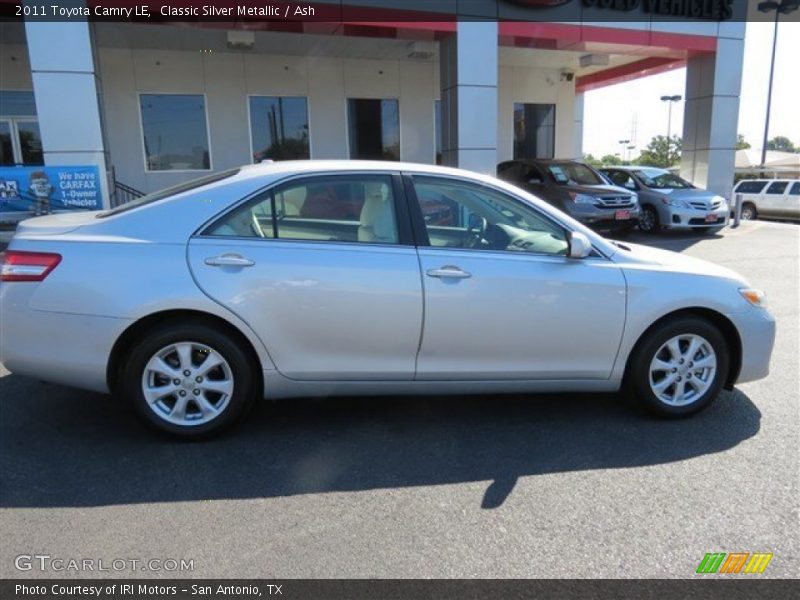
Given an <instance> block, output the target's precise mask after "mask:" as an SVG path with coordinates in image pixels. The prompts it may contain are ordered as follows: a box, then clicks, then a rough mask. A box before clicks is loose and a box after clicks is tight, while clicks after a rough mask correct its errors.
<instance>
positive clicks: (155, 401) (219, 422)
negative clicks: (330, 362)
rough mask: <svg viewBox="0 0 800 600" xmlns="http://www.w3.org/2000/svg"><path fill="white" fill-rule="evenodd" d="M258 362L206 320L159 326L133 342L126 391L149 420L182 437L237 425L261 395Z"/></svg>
mask: <svg viewBox="0 0 800 600" xmlns="http://www.w3.org/2000/svg"><path fill="white" fill-rule="evenodd" d="M255 373H256V371H255V365H253V364H252V360H251V359H250V357H249V356H248V355H247V353H246V352H244V351H243V350H242V349H241V348H240V346H239V345H238V344H237V343H236V342H235V341H233V340H232V339H231V338H230V336H229V335H228V334H227V333H226V332H225V331H223V330H222V329H218V328H216V327H213V326H210V325H208V324H206V323H202V322H191V321H189V322H181V323H174V324H170V325H166V326H162V327H160V328H159V331H158V332H156V333H153V334H151V335H147V336H145V337H144V338H142V339H141V340H139V342H138V343H137V344H135V345H134V347H133V349H132V351H131V352H130V354H129V356H128V360H127V361H126V365H125V367H124V370H123V373H122V378H121V385H122V390H121V391H122V393H123V394H124V395H125V396H126V397H127V398H128V400H130V401H131V402H132V403H133V406H134V408H135V409H136V411H137V412H138V413H139V414H140V415H141V416H142V417H144V418H145V420H146V421H147V422H149V423H150V424H151V425H153V426H155V427H156V428H158V429H160V430H161V431H165V432H167V433H170V434H172V435H176V436H179V437H183V438H198V437H204V436H208V435H209V434H211V433H217V432H218V431H220V430H222V429H224V428H225V427H228V426H229V425H231V424H233V423H234V422H235V421H236V420H237V419H238V418H239V417H241V416H242V415H243V414H244V413H245V412H246V409H247V408H248V407H249V406H250V405H251V403H252V402H253V400H254V398H255V397H256V394H257V385H258V384H257V382H258V379H257V377H256V376H255Z"/></svg>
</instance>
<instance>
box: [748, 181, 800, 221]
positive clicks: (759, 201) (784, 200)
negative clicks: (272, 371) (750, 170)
mask: <svg viewBox="0 0 800 600" xmlns="http://www.w3.org/2000/svg"><path fill="white" fill-rule="evenodd" d="M733 193H734V198H735V197H736V194H741V195H742V219H745V220H751V219H757V218H758V217H762V216H763V217H772V218H776V219H800V180H797V179H744V180H742V181H740V182H739V183H738V184H737V185H736V187H735V188H734V189H733ZM734 206H735V205H734Z"/></svg>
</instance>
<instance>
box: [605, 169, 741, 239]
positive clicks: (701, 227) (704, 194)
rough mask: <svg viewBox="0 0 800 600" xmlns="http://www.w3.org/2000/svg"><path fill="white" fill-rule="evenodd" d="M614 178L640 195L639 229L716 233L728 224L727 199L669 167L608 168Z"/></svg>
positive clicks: (610, 176) (609, 174)
mask: <svg viewBox="0 0 800 600" xmlns="http://www.w3.org/2000/svg"><path fill="white" fill-rule="evenodd" d="M601 171H602V172H603V173H605V174H606V175H607V176H608V177H609V179H611V181H613V182H614V183H615V184H616V185H619V186H621V187H623V188H625V189H627V190H631V191H635V192H636V193H637V194H638V195H639V204H640V205H641V207H642V214H641V216H640V217H639V229H641V230H642V231H644V232H646V233H657V232H658V231H660V230H661V229H694V230H698V231H702V232H708V233H715V232H718V231H720V230H721V229H722V228H723V227H725V225H727V224H728V212H729V209H728V204H727V202H726V201H725V198H723V197H722V196H719V195H717V194H715V193H713V192H708V191H706V190H703V189H700V188H698V187H696V186H694V185H693V184H691V183H689V182H688V181H686V180H685V179H682V178H680V177H678V176H677V175H675V174H674V173H670V172H669V171H667V170H666V169H658V168H655V167H640V166H631V167H628V166H626V167H606V168H603V169H601Z"/></svg>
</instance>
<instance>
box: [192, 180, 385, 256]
mask: <svg viewBox="0 0 800 600" xmlns="http://www.w3.org/2000/svg"><path fill="white" fill-rule="evenodd" d="M204 234H205V235H212V236H223V237H262V238H278V239H283V240H301V241H317V242H360V243H365V244H397V243H398V241H399V236H398V230H397V218H396V216H395V200H394V193H393V188H392V180H391V178H390V177H389V176H384V175H358V176H337V177H315V178H313V179H304V180H302V181H300V182H296V183H287V184H285V185H283V186H280V187H278V188H276V189H275V190H270V191H269V192H266V193H265V194H263V195H261V196H259V197H258V198H256V199H254V200H252V201H250V202H248V203H247V204H245V205H244V206H242V207H240V208H238V209H236V210H234V211H233V212H231V213H229V214H228V215H226V216H224V217H223V218H222V219H220V220H219V221H217V222H216V223H214V224H212V225H211V227H209V229H208V230H206V231H205V233H204Z"/></svg>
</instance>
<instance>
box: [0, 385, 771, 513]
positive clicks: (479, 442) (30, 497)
mask: <svg viewBox="0 0 800 600" xmlns="http://www.w3.org/2000/svg"><path fill="white" fill-rule="evenodd" d="M20 388H22V389H20ZM22 390H24V393H20V392H21V391H22ZM0 396H2V397H3V401H2V403H0V506H2V507H75V506H103V505H115V504H129V503H150V502H177V501H193V500H212V499H238V498H267V497H279V496H290V495H296V494H315V493H324V492H337V491H358V490H370V489H378V488H387V489H388V488H399V487H405V486H430V485H442V484H453V483H461V482H473V481H486V482H488V488H487V489H486V491H485V494H484V496H483V499H482V500H481V501H480V502H481V506H482V507H484V508H495V507H498V506H500V505H501V504H502V503H503V502H504V501H505V499H506V498H507V497H508V496H509V494H511V493H512V492H513V488H514V486H515V484H516V482H517V480H518V478H520V477H531V476H536V475H541V474H547V473H559V472H571V471H586V470H594V469H617V468H631V467H640V466H647V465H658V464H662V463H669V462H674V461H680V460H688V459H691V458H695V457H699V456H703V455H706V454H713V453H716V452H723V451H725V450H728V449H730V448H732V447H734V446H736V445H737V444H739V443H741V442H742V441H744V440H746V439H748V438H750V437H752V436H754V435H755V434H756V433H757V432H758V430H759V426H760V420H761V413H760V412H759V410H758V409H757V408H756V406H755V405H754V404H753V403H752V402H751V401H750V399H749V398H748V397H747V396H746V395H745V394H744V393H742V392H741V391H738V390H737V391H734V392H724V393H723V395H722V397H721V398H720V399H719V400H718V401H717V402H716V403H715V404H714V405H712V406H711V407H710V408H709V409H708V410H706V411H705V412H703V413H701V414H699V415H697V416H695V417H693V418H690V419H684V420H679V421H666V420H658V419H654V418H651V417H649V416H648V415H645V414H643V413H641V412H640V411H638V410H637V409H636V408H634V407H631V406H630V405H628V404H627V403H626V402H625V401H623V400H622V399H620V398H619V397H618V396H615V395H608V394H602V395H599V394H560V395H531V396H521V395H515V396H475V397H452V396H450V397H413V398H409V397H403V398H385V397H380V398H337V399H325V400H306V399H303V400H284V401H280V402H269V401H264V402H261V403H259V404H258V406H256V408H255V409H254V410H253V412H252V413H251V414H250V415H249V416H248V419H247V421H246V422H245V423H243V424H242V425H241V426H240V427H237V428H235V429H234V430H231V431H229V432H228V433H226V434H225V435H223V436H221V437H219V438H215V439H210V440H207V441H203V442H180V441H174V440H171V439H168V438H165V437H163V436H161V435H159V434H157V433H155V432H153V431H151V430H149V429H148V428H146V427H145V426H144V425H143V424H142V423H141V422H140V421H139V420H138V419H137V418H136V417H135V416H134V415H133V413H132V412H131V411H130V410H129V409H128V408H127V407H126V406H122V405H120V403H119V402H116V401H115V399H114V398H112V397H110V396H103V395H99V394H90V393H86V392H81V391H77V390H72V389H68V388H63V387H60V386H53V385H46V384H40V383H37V382H33V381H31V380H28V379H24V378H22V377H18V376H14V375H8V376H6V377H2V378H0ZM477 501H478V499H477V498H476V502H477Z"/></svg>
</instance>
